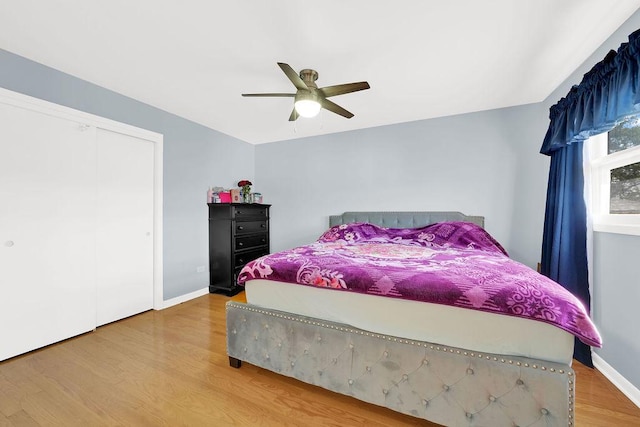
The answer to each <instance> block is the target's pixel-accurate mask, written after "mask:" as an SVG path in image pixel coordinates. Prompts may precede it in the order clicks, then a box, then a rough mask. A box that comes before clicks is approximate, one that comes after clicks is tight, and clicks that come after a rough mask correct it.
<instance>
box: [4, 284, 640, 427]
mask: <svg viewBox="0 0 640 427" xmlns="http://www.w3.org/2000/svg"><path fill="white" fill-rule="evenodd" d="M227 300H228V298H227V297H224V296H221V295H205V296H203V297H200V298H197V299H195V300H192V301H189V302H186V303H184V304H180V305H178V306H175V307H171V308H168V309H166V310H163V311H150V312H146V313H143V314H140V315H138V316H134V317H131V318H128V319H125V320H121V321H119V322H116V323H112V324H109V325H106V326H103V327H100V328H98V329H97V330H96V331H94V332H91V333H88V334H85V335H81V336H79V337H76V338H73V339H69V340H66V341H64V342H61V343H58V344H54V345H51V346H49V347H47V348H44V349H41V350H37V351H34V352H31V353H28V354H25V355H22V356H19V357H16V358H13V359H10V360H8V361H4V362H0V426H103V425H106V426H111V425H113V426H115V425H119V426H163V425H164V426H179V425H186V426H306V427H308V426H361V425H365V424H366V425H368V426H372V427H374V426H434V424H431V423H429V422H427V421H424V420H419V419H417V418H413V417H410V416H406V415H402V414H398V413H395V412H393V411H390V410H387V409H383V408H380V407H377V406H374V405H369V404H366V403H363V402H360V401H357V400H355V399H352V398H350V397H346V396H343V395H340V394H336V393H333V392H329V391H326V390H323V389H320V388H318V387H314V386H310V385H307V384H303V383H301V382H299V381H296V380H293V379H290V378H287V377H283V376H280V375H277V374H274V373H271V372H268V371H265V370H263V369H260V368H256V367H255V366H252V365H249V364H246V363H245V364H243V366H242V368H241V369H234V368H231V367H229V362H228V358H227V354H226V349H225V345H226V343H225V340H226V338H225V317H224V314H225V310H224V304H225V302H226V301H227ZM574 369H575V370H576V373H577V398H576V425H577V426H579V427H583V426H598V427H606V426H616V427H618V426H640V408H638V407H636V406H635V405H634V404H633V403H632V402H631V401H629V399H627V398H626V397H625V396H624V395H623V394H622V393H620V392H619V391H618V390H617V389H616V388H615V387H614V386H613V385H612V384H611V383H609V382H608V381H607V380H606V379H605V378H604V377H603V376H602V374H600V373H599V372H598V371H595V370H590V369H588V368H585V367H583V366H581V365H580V364H579V363H578V362H574Z"/></svg>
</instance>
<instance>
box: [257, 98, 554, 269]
mask: <svg viewBox="0 0 640 427" xmlns="http://www.w3.org/2000/svg"><path fill="white" fill-rule="evenodd" d="M545 125H546V112H545V111H544V110H543V109H542V108H541V107H540V105H529V106H523V107H516V108H508V109H502V110H493V111H485V112H480V113H473V114H465V115H459V116H450V117H444V118H438V119H432V120H423V121H416V122H409V123H403V124H398V125H392V126H383V127H377V128H369V129H362V130H356V131H351V132H344V133H338V134H331V135H324V136H318V137H311V138H304V139H297V140H287V141H280V142H274V143H269V144H263V145H258V146H257V147H256V180H257V182H258V183H259V185H260V189H261V190H262V191H263V193H264V194H265V196H266V200H267V201H268V202H269V203H272V204H273V207H272V220H271V221H272V249H274V250H281V249H285V248H290V247H293V246H297V245H299V244H306V243H309V242H311V241H313V240H315V239H317V237H318V236H319V235H320V234H321V233H322V232H323V231H324V230H325V229H326V228H327V226H328V217H329V215H335V214H340V213H342V212H344V211H358V210H380V211H411V210H421V211H424V210H432V211H460V212H463V213H465V214H469V215H483V216H485V226H486V228H487V230H488V231H489V232H490V233H491V234H492V235H494V236H495V237H496V238H497V239H498V240H499V241H500V242H501V243H503V244H504V245H505V248H506V249H507V251H509V253H510V254H511V256H512V257H513V258H514V259H517V260H519V261H521V262H523V263H525V264H527V265H529V266H532V267H535V266H536V264H537V262H538V261H539V258H540V246H541V241H542V240H541V239H542V224H543V219H544V217H543V216H544V201H545V191H546V180H547V174H548V159H547V158H546V157H544V156H540V155H538V154H537V153H538V150H539V148H540V141H542V138H543V137H544V132H545V130H546V129H545V128H544V126H545Z"/></svg>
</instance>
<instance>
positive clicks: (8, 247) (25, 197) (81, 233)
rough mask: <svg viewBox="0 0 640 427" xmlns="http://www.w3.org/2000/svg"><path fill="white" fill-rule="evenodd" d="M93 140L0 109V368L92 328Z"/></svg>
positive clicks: (63, 125)
mask: <svg viewBox="0 0 640 427" xmlns="http://www.w3.org/2000/svg"><path fill="white" fill-rule="evenodd" d="M93 132H94V130H93V129H92V128H89V129H83V128H82V127H81V126H80V125H79V124H78V123H76V122H73V121H69V120H66V119H60V118H54V117H52V116H49V115H45V114H41V113H37V112H34V111H30V110H26V109H22V108H19V107H14V106H9V105H7V104H3V103H0V360H4V359H7V358H9V357H12V356H15V355H18V354H20V353H24V352H27V351H30V350H33V349H35V348H39V347H42V346H45V345H48V344H51V343H54V342H56V341H60V340H62V339H65V338H69V337H71V336H74V335H78V334H80V333H83V332H87V331H90V330H92V329H94V328H95V316H96V303H95V301H96V295H95V282H94V280H95V242H96V235H95V188H96V172H95V169H96V168H95V158H96V145H95V136H94V134H93Z"/></svg>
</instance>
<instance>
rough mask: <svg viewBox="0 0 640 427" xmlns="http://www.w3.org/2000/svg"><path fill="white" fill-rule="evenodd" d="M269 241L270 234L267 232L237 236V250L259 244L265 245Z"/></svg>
mask: <svg viewBox="0 0 640 427" xmlns="http://www.w3.org/2000/svg"><path fill="white" fill-rule="evenodd" d="M268 243H269V235H268V234H267V233H263V234H255V235H250V236H241V237H236V244H235V248H234V249H235V250H236V251H242V250H246V249H251V248H254V247H258V246H265V245H267V244H268Z"/></svg>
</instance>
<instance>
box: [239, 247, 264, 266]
mask: <svg viewBox="0 0 640 427" xmlns="http://www.w3.org/2000/svg"><path fill="white" fill-rule="evenodd" d="M267 254H269V249H268V248H262V249H256V250H254V251H249V252H242V253H237V254H236V255H235V268H242V267H244V265H245V264H246V263H248V262H249V261H253V260H254V259H256V258H260V257H261V256H263V255H267Z"/></svg>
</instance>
